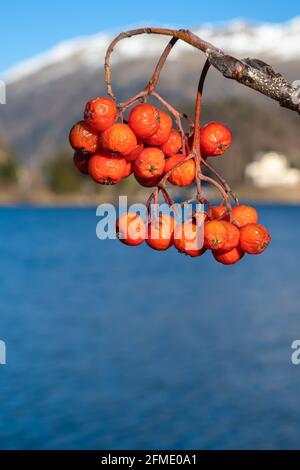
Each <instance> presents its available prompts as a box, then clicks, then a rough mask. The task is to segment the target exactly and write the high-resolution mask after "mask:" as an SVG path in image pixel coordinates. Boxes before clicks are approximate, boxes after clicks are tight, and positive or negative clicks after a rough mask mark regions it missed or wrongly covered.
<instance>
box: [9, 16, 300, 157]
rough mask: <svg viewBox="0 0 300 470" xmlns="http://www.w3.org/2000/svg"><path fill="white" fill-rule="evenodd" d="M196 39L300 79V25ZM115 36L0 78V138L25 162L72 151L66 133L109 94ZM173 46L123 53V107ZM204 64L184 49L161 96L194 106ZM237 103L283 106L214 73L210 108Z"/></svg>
mask: <svg viewBox="0 0 300 470" xmlns="http://www.w3.org/2000/svg"><path fill="white" fill-rule="evenodd" d="M194 32H195V33H196V34H198V35H199V36H201V37H202V38H203V39H205V40H207V41H209V42H211V43H213V44H214V45H216V46H218V47H220V48H222V49H224V50H225V51H228V52H231V53H233V54H235V55H236V56H237V57H240V58H242V57H247V56H248V57H249V56H250V57H257V58H260V59H262V60H265V61H266V62H269V63H270V64H272V65H274V67H275V69H277V70H278V71H279V72H282V73H283V74H285V75H286V76H287V78H289V79H290V80H296V79H299V78H300V67H299V59H300V46H299V44H300V17H299V18H295V19H293V20H291V21H289V22H287V23H284V24H255V25H251V24H247V23H245V22H243V21H237V20H236V21H232V22H230V23H227V24H217V25H202V26H201V27H199V28H197V29H194ZM115 34H117V33H116V32H114V34H112V33H101V34H98V35H96V36H92V37H84V38H77V39H74V40H70V41H67V42H63V43H61V44H59V45H57V46H56V47H54V48H53V49H51V50H50V51H48V52H45V53H44V54H41V55H39V56H36V57H33V58H31V59H29V60H27V61H25V62H23V63H20V64H17V65H16V66H15V67H13V68H12V69H10V70H8V71H7V72H6V73H3V74H1V75H0V78H2V79H4V80H5V81H6V83H7V84H8V87H7V88H8V89H7V104H6V105H5V106H1V108H0V135H1V136H2V137H3V138H4V139H5V140H6V142H7V143H8V144H10V145H11V146H12V147H13V148H14V149H15V150H16V153H17V155H18V156H19V158H20V159H22V160H23V161H24V162H28V161H30V162H32V163H33V164H34V165H35V163H36V162H41V163H42V162H43V161H44V160H45V158H47V157H49V158H51V156H52V155H54V154H55V153H56V152H57V151H58V150H60V149H63V148H65V147H67V145H68V138H67V136H68V130H69V128H70V126H71V125H72V124H73V123H74V122H75V121H77V120H79V119H81V116H82V108H83V105H84V102H85V101H87V100H88V99H90V98H91V97H93V96H96V95H99V94H103V93H105V88H104V84H103V61H104V54H105V50H106V48H107V46H108V44H109V43H110V41H111V40H112V38H113V36H115ZM167 42H168V38H166V37H160V36H156V35H151V36H148V35H142V36H137V37H133V38H130V39H127V40H124V41H122V42H121V43H119V44H118V45H117V47H116V50H115V52H114V53H113V55H112V65H113V83H114V87H115V91H116V92H117V96H118V98H119V99H120V100H123V99H126V98H128V97H129V96H131V95H133V94H134V93H136V92H137V91H138V90H140V89H141V88H142V87H143V86H144V85H145V84H146V83H147V81H148V79H149V77H150V75H151V72H152V69H153V67H154V65H155V63H156V60H157V57H158V56H159V55H160V53H161V51H162V50H163V47H164V45H165V44H166V43H167ZM203 60H204V55H203V54H202V53H200V52H199V51H196V50H195V49H193V48H192V47H191V46H189V45H187V44H184V43H180V42H178V43H177V44H176V46H175V48H174V50H173V51H172V53H171V55H170V61H168V64H167V66H166V68H165V69H164V71H163V73H162V76H161V79H160V82H159V89H160V92H161V93H163V94H164V95H166V97H167V98H169V99H171V100H173V101H174V103H175V104H178V105H186V104H188V103H191V102H192V100H193V98H194V94H195V86H196V83H197V81H198V77H199V71H200V67H201V64H202V63H203ZM232 97H235V98H236V97H237V98H240V97H242V98H246V99H248V100H249V102H251V103H258V104H260V105H261V104H263V105H264V106H265V104H267V106H269V105H272V106H277V105H276V104H271V102H270V101H269V100H266V99H265V98H264V97H260V96H259V95H258V94H256V93H254V92H252V91H251V90H248V89H246V88H245V87H242V86H240V85H238V84H237V83H235V82H233V81H229V80H225V79H223V78H222V77H221V76H220V74H218V73H217V72H215V71H213V70H212V71H210V72H209V81H208V83H207V86H206V88H205V98H206V100H207V101H209V99H213V100H214V101H216V100H218V101H224V100H225V101H226V100H228V99H229V98H232ZM281 112H282V111H281ZM287 112H288V111H287ZM290 114H291V113H290ZM286 125H287V124H286Z"/></svg>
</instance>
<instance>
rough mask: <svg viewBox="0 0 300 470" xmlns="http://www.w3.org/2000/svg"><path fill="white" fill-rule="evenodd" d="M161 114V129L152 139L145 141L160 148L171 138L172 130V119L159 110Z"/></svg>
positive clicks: (148, 138)
mask: <svg viewBox="0 0 300 470" xmlns="http://www.w3.org/2000/svg"><path fill="white" fill-rule="evenodd" d="M158 113H159V128H158V130H157V131H156V132H155V133H154V134H152V135H151V136H150V137H147V139H145V142H146V144H148V145H154V146H157V147H159V146H160V145H163V144H164V143H165V142H166V141H167V140H168V138H169V136H170V134H171V130H172V119H171V118H170V116H169V115H168V114H167V113H165V112H164V111H161V110H160V109H159V110H158Z"/></svg>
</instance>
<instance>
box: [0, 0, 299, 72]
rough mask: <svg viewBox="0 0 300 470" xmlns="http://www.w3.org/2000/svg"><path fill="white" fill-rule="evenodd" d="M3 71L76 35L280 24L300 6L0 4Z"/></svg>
mask: <svg viewBox="0 0 300 470" xmlns="http://www.w3.org/2000/svg"><path fill="white" fill-rule="evenodd" d="M0 9H1V10H0V12H1V27H0V41H1V42H0V44H1V54H0V71H4V70H5V69H7V68H9V67H11V66H12V65H14V64H15V63H17V62H18V61H20V60H24V59H27V58H29V57H31V56H33V55H35V54H37V53H40V52H43V51H45V50H47V49H48V48H50V47H51V46H53V45H55V44H56V43H58V42H60V41H62V40H65V39H70V38H73V37H75V36H82V35H88V34H94V33H97V32H99V31H102V30H107V29H108V30H109V29H112V28H113V29H119V28H122V27H124V25H125V26H126V25H130V26H131V25H134V24H141V23H142V24H145V25H158V24H174V25H175V26H176V25H177V26H179V27H193V26H196V25H200V24H201V23H203V22H207V21H208V22H220V21H226V20H230V19H233V18H244V19H248V20H252V21H270V22H282V21H286V20H289V19H291V18H293V17H295V16H297V15H300V7H299V2H297V1H296V0H293V1H286V2H285V3H284V6H282V3H281V2H276V1H274V0H273V1H271V0H265V1H261V0H251V2H242V1H241V0H239V1H235V0H234V1H231V2H227V1H225V0H211V1H209V2H204V1H201V0H191V1H188V0H181V1H179V0H172V1H171V2H168V3H167V2H166V1H164V0H147V1H146V2H145V1H142V0H123V1H119V0H116V1H114V0H109V1H107V0H98V1H97V0H88V1H84V0H82V1H78V0H62V1H59V0H51V1H49V0H46V1H44V2H41V1H34V0H26V2H25V1H24V2H21V1H15V0H11V1H9V2H5V4H4V5H3V2H1V7H0Z"/></svg>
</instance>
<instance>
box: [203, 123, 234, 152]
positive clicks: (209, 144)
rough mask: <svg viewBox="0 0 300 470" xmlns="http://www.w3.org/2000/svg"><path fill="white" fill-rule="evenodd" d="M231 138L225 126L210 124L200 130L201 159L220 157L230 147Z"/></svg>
mask: <svg viewBox="0 0 300 470" xmlns="http://www.w3.org/2000/svg"><path fill="white" fill-rule="evenodd" d="M231 141H232V136H231V132H230V130H229V129H228V127H227V126H225V125H224V124H221V123H220V122H210V123H209V124H206V126H204V127H202V128H201V131H200V147H201V154H202V156H203V157H207V156H210V157H217V156H218V155H222V154H223V153H224V152H225V151H226V150H227V149H228V148H229V147H230V145H231Z"/></svg>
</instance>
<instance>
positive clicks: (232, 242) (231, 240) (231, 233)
mask: <svg viewBox="0 0 300 470" xmlns="http://www.w3.org/2000/svg"><path fill="white" fill-rule="evenodd" d="M220 222H221V223H222V224H223V225H224V227H225V228H226V230H227V239H226V242H225V244H224V246H223V248H222V250H225V251H230V250H232V249H233V248H236V247H237V246H238V244H239V241H240V231H239V229H238V228H237V227H236V226H235V225H233V224H231V223H230V222H227V220H220Z"/></svg>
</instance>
